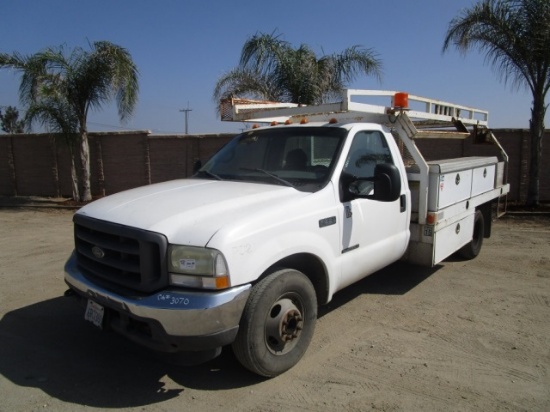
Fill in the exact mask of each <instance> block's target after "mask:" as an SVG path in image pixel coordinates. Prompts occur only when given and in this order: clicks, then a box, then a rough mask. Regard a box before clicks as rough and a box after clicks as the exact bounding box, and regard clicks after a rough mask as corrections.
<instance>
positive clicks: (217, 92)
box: [214, 33, 381, 104]
mask: <svg viewBox="0 0 550 412" xmlns="http://www.w3.org/2000/svg"><path fill="white" fill-rule="evenodd" d="M360 74H365V75H373V76H375V77H377V78H380V75H381V62H380V61H379V60H378V58H377V57H376V54H375V53H374V51H373V50H372V49H364V48H362V47H360V46H352V47H349V48H347V49H345V50H344V51H343V52H342V53H340V54H332V55H328V56H327V55H324V56H321V57H317V55H316V54H315V52H314V51H313V50H312V49H311V48H310V47H309V46H307V45H305V44H302V45H300V47H298V48H293V47H292V46H291V45H290V44H289V43H288V42H287V41H284V40H282V39H281V38H280V36H279V35H275V34H263V33H258V34H256V35H254V36H252V37H251V38H249V39H248V40H247V41H246V42H245V44H244V46H243V48H242V51H241V58H240V62H239V65H238V66H237V67H236V68H235V69H233V70H231V71H230V72H228V73H226V74H225V75H224V76H222V77H221V78H220V79H219V80H218V82H217V83H216V87H215V89H214V99H215V100H220V99H226V98H228V97H234V96H239V97H250V98H259V99H267V100H273V101H279V102H292V103H299V104H318V103H324V102H327V101H330V100H331V99H332V98H335V97H336V96H339V94H340V92H341V90H342V89H343V88H344V87H345V85H346V84H347V83H349V82H352V81H353V80H355V78H356V77H357V76H358V75H360Z"/></svg>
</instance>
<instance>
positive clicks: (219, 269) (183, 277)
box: [168, 245, 231, 289]
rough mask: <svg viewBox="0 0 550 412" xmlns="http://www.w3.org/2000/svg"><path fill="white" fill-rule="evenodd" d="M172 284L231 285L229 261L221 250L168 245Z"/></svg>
mask: <svg viewBox="0 0 550 412" xmlns="http://www.w3.org/2000/svg"><path fill="white" fill-rule="evenodd" d="M168 272H169V273H170V284H172V285H174V286H188V287H194V288H205V289H226V288H228V287H230V286H231V284H230V282H229V271H228V270H227V263H226V262H225V258H224V257H223V255H222V254H221V252H219V251H217V250H216V249H208V248H204V247H195V246H177V245H170V246H169V247H168Z"/></svg>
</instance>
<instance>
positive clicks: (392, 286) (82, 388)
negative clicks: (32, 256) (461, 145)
mask: <svg viewBox="0 0 550 412" xmlns="http://www.w3.org/2000/svg"><path fill="white" fill-rule="evenodd" d="M435 270H437V269H434V270H430V269H426V268H416V267H414V266H410V265H403V266H402V265H401V264H399V263H398V264H395V265H392V266H390V267H389V268H387V269H384V270H382V271H381V272H377V273H375V274H374V275H372V276H370V277H368V278H366V279H364V280H362V281H360V282H358V283H356V284H355V285H353V286H352V287H348V288H347V289H345V290H343V291H341V292H339V293H338V294H337V295H336V296H335V298H334V300H333V301H332V302H331V304H330V306H327V307H323V308H321V311H320V316H323V315H324V314H326V313H328V312H330V311H332V310H335V309H337V308H339V307H340V306H342V305H344V304H345V303H346V302H348V301H350V300H352V299H354V298H355V297H356V296H358V295H359V294H363V293H380V294H404V293H406V292H407V291H408V290H410V289H412V288H414V287H415V286H416V285H418V284H419V283H421V282H422V281H423V280H424V279H426V278H428V277H429V276H431V274H433V273H434V272H435ZM79 309H80V310H79ZM0 353H1V354H2V356H0V374H2V375H3V376H4V377H5V378H6V379H8V380H10V381H11V382H13V383H14V384H15V385H18V386H22V387H34V388H39V389H41V390H42V391H44V392H45V393H47V394H48V395H50V396H52V397H54V398H57V399H60V400H61V401H64V402H70V403H75V404H80V405H88V406H92V407H97V408H128V407H136V406H146V405H151V404H155V403H159V402H163V401H166V400H169V399H172V398H175V397H181V398H182V401H184V402H185V401H186V400H189V401H191V400H192V399H191V398H192V393H193V391H192V390H191V389H196V390H206V391H216V390H225V389H235V388H242V387H251V386H254V385H257V384H260V383H261V382H263V381H264V379H262V378H260V377H258V376H256V375H254V374H252V373H250V372H248V371H246V370H245V369H243V368H242V366H240V364H239V363H238V362H237V360H236V359H235V357H234V356H233V354H232V352H231V350H229V349H228V348H224V350H223V352H222V354H221V355H220V356H219V357H218V358H216V359H213V360H211V361H209V362H207V363H204V364H200V365H197V366H178V365H176V364H173V363H172V364H169V363H167V362H165V361H162V360H159V359H158V358H157V357H156V356H155V355H154V354H153V353H152V352H150V351H148V350H146V349H142V348H141V347H139V346H137V345H134V344H133V343H131V342H128V341H127V340H126V339H124V338H122V337H120V336H118V335H116V334H114V333H104V332H101V331H99V330H96V329H95V328H94V327H93V326H92V325H91V324H89V323H88V322H85V321H84V320H83V309H81V308H80V307H79V305H78V304H77V303H76V301H74V300H73V299H70V298H66V297H59V298H54V299H51V300H47V301H43V302H39V303H36V304H33V305H30V306H27V307H23V308H20V309H16V310H13V311H11V312H9V313H6V314H5V315H4V316H3V318H2V319H1V320H0Z"/></svg>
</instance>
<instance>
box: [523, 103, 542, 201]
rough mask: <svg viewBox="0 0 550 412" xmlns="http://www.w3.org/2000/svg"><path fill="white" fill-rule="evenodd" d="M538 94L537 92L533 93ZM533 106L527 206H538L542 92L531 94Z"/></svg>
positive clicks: (530, 123) (530, 126)
mask: <svg viewBox="0 0 550 412" xmlns="http://www.w3.org/2000/svg"><path fill="white" fill-rule="evenodd" d="M535 94H539V93H535ZM533 97H534V98H533V108H532V109H531V120H530V122H529V130H530V135H531V159H530V166H529V186H528V188H527V202H526V205H527V206H529V207H537V206H539V199H540V190H539V189H540V160H541V156H542V137H543V136H544V116H545V114H546V107H545V105H544V94H543V93H540V94H539V95H536V96H533Z"/></svg>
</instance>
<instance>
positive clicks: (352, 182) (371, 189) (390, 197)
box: [342, 163, 401, 202]
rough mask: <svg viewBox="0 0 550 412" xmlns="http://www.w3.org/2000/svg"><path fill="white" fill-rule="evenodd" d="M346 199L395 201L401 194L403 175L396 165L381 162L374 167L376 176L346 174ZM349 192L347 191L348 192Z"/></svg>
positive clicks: (344, 183) (344, 182) (344, 180)
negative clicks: (362, 176)
mask: <svg viewBox="0 0 550 412" xmlns="http://www.w3.org/2000/svg"><path fill="white" fill-rule="evenodd" d="M346 177H347V178H346V179H343V181H342V183H343V185H344V193H345V195H344V196H343V200H344V201H349V200H352V199H357V198H360V199H373V200H378V201H380V202H393V201H395V200H397V199H398V198H399V196H400V195H401V176H400V175H399V170H398V169H397V167H395V165H393V164H390V163H381V164H378V165H376V167H375V169H374V177H364V178H361V177H353V178H352V177H351V176H349V175H348V176H346ZM346 192H347V193H346Z"/></svg>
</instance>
